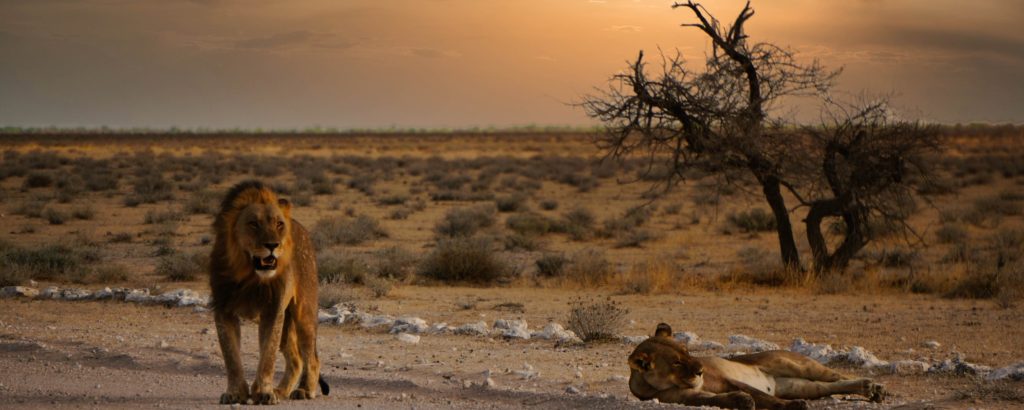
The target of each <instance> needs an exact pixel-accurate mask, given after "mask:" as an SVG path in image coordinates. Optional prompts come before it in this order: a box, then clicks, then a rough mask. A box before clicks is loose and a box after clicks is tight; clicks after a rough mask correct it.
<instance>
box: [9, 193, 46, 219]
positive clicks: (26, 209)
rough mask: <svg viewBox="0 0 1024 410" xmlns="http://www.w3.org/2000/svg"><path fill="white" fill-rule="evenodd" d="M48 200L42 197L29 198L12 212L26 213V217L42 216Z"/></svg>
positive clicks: (17, 213) (16, 213)
mask: <svg viewBox="0 0 1024 410" xmlns="http://www.w3.org/2000/svg"><path fill="white" fill-rule="evenodd" d="M47 202H49V199H47V198H42V197H34V198H31V199H27V200H25V201H22V202H21V203H19V204H18V205H17V206H15V207H14V209H12V210H11V213H12V214H15V215H24V216H25V217H26V218H41V217H42V216H43V209H45V208H46V203H47Z"/></svg>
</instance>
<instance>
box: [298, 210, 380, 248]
mask: <svg viewBox="0 0 1024 410" xmlns="http://www.w3.org/2000/svg"><path fill="white" fill-rule="evenodd" d="M386 237H388V232H387V231H386V230H384V228H383V227H381V226H380V222H378V221H377V220H376V219H374V218H373V217H370V216H368V215H359V216H356V217H354V218H352V217H333V218H324V219H321V220H320V221H319V222H317V223H316V227H315V228H313V242H314V243H316V245H317V248H319V249H324V248H327V247H329V246H333V245H339V244H341V245H349V246H353V245H359V244H361V243H363V242H366V241H372V240H375V239H380V238H386Z"/></svg>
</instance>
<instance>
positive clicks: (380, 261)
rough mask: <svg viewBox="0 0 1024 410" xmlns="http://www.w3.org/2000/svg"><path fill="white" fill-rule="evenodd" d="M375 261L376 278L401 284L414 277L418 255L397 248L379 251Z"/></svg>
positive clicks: (374, 273) (374, 272) (374, 256)
mask: <svg viewBox="0 0 1024 410" xmlns="http://www.w3.org/2000/svg"><path fill="white" fill-rule="evenodd" d="M373 261H374V262H373V275H374V276H377V277H380V278H385V279H390V280H395V281H399V282H404V281H405V280H407V279H409V278H410V277H411V276H412V274H413V271H414V269H415V267H416V262H417V260H416V255H414V254H413V253H412V252H409V251H408V250H406V249H404V248H400V247H397V246H392V247H389V248H385V249H382V250H379V251H377V252H376V253H374V255H373Z"/></svg>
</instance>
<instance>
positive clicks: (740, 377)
mask: <svg viewBox="0 0 1024 410" xmlns="http://www.w3.org/2000/svg"><path fill="white" fill-rule="evenodd" d="M629 369H630V374H629V390H630V391H631V392H632V393H633V395H634V396H636V397H637V398H639V399H640V400H650V399H658V400H659V401H661V402H663V403H681V404H685V405H689V406H717V407H722V408H729V409H753V408H754V406H755V404H756V405H757V408H767V409H787V410H788V409H806V408H807V402H805V401H803V400H800V399H817V398H821V397H826V396H830V395H833V394H860V395H863V396H866V397H868V398H869V399H870V400H871V401H875V402H877V401H881V399H882V395H883V394H884V391H883V388H882V386H881V385H878V384H875V383H873V382H872V381H871V379H854V378H852V377H848V376H844V375H842V374H839V373H837V372H835V371H834V370H832V369H829V368H828V367H825V366H823V365H821V364H820V363H818V362H816V361H814V360H812V359H810V358H808V357H806V356H803V355H801V354H798V353H793V352H786V351H781V350H776V351H770V352H763V353H755V354H748V355H742V356H736V357H732V358H728V359H724V358H719V357H693V356H690V353H689V352H688V351H687V350H686V346H684V345H682V344H680V343H678V342H676V341H675V340H674V339H673V338H672V328H671V327H669V325H667V324H664V323H661V324H659V325H658V328H657V330H655V332H654V336H653V337H651V338H648V339H647V340H645V341H643V342H642V343H640V345H639V346H637V347H636V349H635V350H633V353H632V354H630V355H629Z"/></svg>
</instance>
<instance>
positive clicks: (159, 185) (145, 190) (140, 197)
mask: <svg viewBox="0 0 1024 410" xmlns="http://www.w3.org/2000/svg"><path fill="white" fill-rule="evenodd" d="M170 199H174V187H173V186H172V185H171V183H170V182H168V181H167V180H166V179H164V177H163V175H160V174H159V173H157V172H151V173H144V174H142V175H140V176H138V177H136V178H135V182H134V185H132V195H131V196H130V197H129V198H126V199H125V201H126V202H125V205H129V203H131V202H137V203H143V204H151V203H155V202H158V201H165V200H170ZM129 206H131V205H129Z"/></svg>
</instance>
